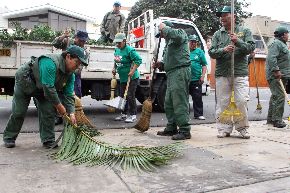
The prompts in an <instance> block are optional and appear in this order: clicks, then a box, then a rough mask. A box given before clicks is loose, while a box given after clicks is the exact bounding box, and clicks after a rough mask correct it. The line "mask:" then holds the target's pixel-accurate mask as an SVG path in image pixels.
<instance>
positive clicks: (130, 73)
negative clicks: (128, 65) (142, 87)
mask: <svg viewBox="0 0 290 193" xmlns="http://www.w3.org/2000/svg"><path fill="white" fill-rule="evenodd" d="M134 73H135V70H133V69H131V70H130V72H129V74H128V76H130V77H132V76H133V74H134Z"/></svg>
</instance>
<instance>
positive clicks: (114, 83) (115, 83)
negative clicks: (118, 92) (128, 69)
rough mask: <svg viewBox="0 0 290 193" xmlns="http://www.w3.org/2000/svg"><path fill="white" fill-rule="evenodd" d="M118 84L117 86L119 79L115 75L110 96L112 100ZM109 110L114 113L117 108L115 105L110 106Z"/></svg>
mask: <svg viewBox="0 0 290 193" xmlns="http://www.w3.org/2000/svg"><path fill="white" fill-rule="evenodd" d="M116 86H117V80H116V76H115V75H114V76H113V78H112V80H111V97H110V100H112V99H113V98H114V97H115V88H116ZM107 111H108V112H109V113H114V112H115V111H116V109H115V108H113V107H108V108H107Z"/></svg>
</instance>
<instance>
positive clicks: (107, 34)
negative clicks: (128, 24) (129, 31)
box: [98, 1, 126, 43]
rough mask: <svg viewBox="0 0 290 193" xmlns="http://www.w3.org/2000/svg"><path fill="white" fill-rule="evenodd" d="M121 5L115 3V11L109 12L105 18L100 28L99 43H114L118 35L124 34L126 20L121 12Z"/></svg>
mask: <svg viewBox="0 0 290 193" xmlns="http://www.w3.org/2000/svg"><path fill="white" fill-rule="evenodd" d="M120 9H121V3H120V1H115V2H114V5H113V11H109V12H108V13H106V15H105V16H104V18H103V21H102V23H101V26H100V31H101V37H100V38H99V39H98V42H99V43H112V42H113V41H114V38H115V35H116V34H117V33H124V28H125V21H126V18H125V16H124V14H122V13H121V12H120Z"/></svg>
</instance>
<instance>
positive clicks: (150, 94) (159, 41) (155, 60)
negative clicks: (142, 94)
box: [149, 36, 161, 99]
mask: <svg viewBox="0 0 290 193" xmlns="http://www.w3.org/2000/svg"><path fill="white" fill-rule="evenodd" d="M160 43H161V36H160V37H159V39H158V44H157V51H156V55H155V58H154V63H155V64H156V62H157V60H158V55H159V49H160ZM155 71H156V68H154V69H153V74H152V80H151V82H150V91H149V99H151V96H152V90H153V82H154V81H153V80H154V79H155Z"/></svg>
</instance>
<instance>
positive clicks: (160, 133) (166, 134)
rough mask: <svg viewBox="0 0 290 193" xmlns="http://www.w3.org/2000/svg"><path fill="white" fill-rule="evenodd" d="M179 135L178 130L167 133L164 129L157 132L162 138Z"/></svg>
mask: <svg viewBox="0 0 290 193" xmlns="http://www.w3.org/2000/svg"><path fill="white" fill-rule="evenodd" d="M177 133H178V132H177V130H173V131H166V130H165V129H164V131H158V132H157V135H161V136H173V135H175V134H177Z"/></svg>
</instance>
